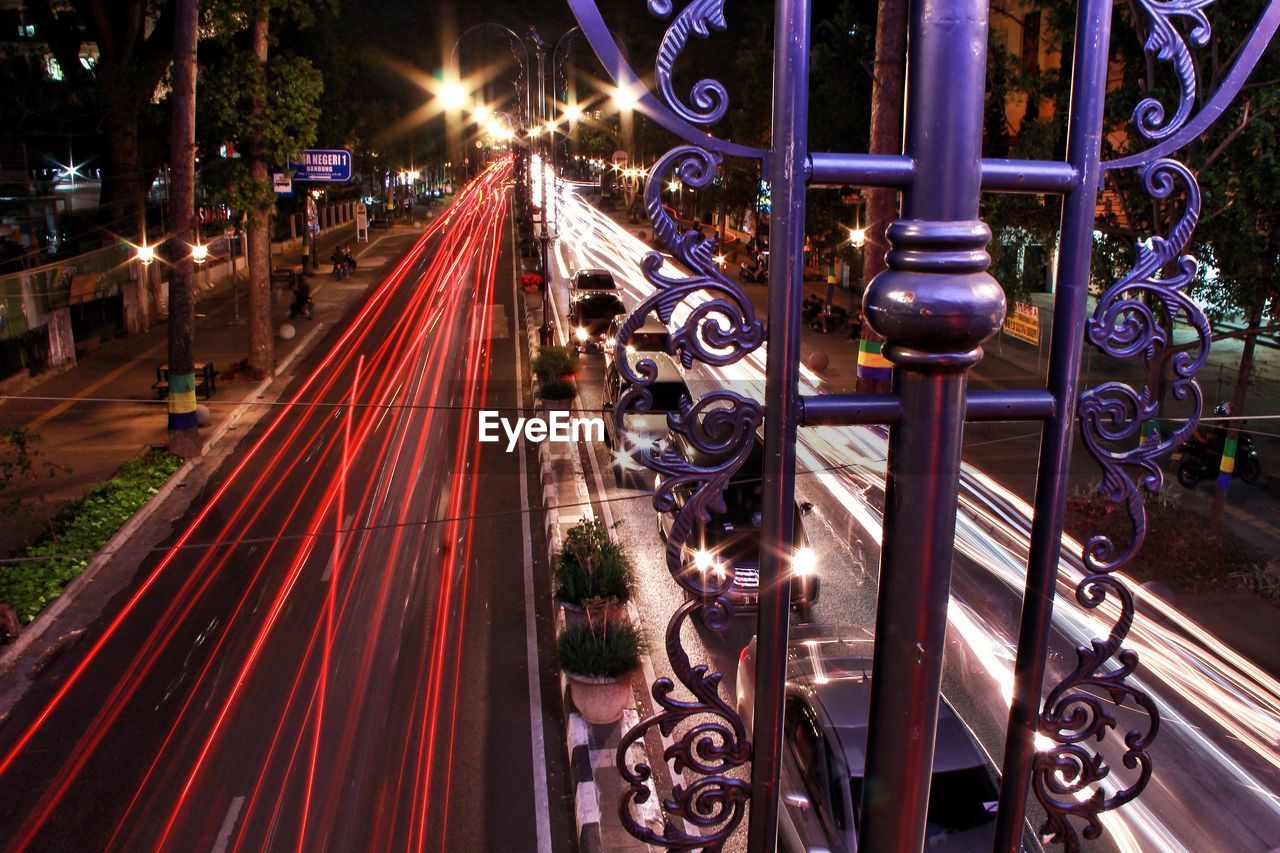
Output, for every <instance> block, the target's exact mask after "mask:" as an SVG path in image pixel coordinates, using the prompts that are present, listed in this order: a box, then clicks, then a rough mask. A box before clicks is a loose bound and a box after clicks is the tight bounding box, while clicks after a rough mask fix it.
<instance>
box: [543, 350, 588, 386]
mask: <svg viewBox="0 0 1280 853" xmlns="http://www.w3.org/2000/svg"><path fill="white" fill-rule="evenodd" d="M579 367H580V363H579V361H578V351H577V350H576V349H574V348H573V347H554V346H546V347H539V348H538V356H537V358H535V359H534V360H533V372H534V373H536V374H537V375H538V376H539V377H543V378H545V379H559V378H561V377H564V376H573V375H574V374H576V373H577V372H578V369H579Z"/></svg>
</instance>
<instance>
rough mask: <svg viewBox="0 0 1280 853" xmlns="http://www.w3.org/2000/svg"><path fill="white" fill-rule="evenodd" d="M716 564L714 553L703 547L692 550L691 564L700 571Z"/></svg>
mask: <svg viewBox="0 0 1280 853" xmlns="http://www.w3.org/2000/svg"><path fill="white" fill-rule="evenodd" d="M715 564H716V558H715V555H713V554H712V553H711V552H710V551H708V550H706V549H705V548H699V549H698V550H697V551H694V552H693V565H694V568H696V569H697V570H698V571H700V572H705V571H707V570H708V569H710V568H711V567H712V566H714V565H715Z"/></svg>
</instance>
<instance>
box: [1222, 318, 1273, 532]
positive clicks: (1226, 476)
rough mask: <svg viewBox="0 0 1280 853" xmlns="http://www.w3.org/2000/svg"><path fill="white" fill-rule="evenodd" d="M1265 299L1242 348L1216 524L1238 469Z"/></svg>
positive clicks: (1223, 458) (1223, 462)
mask: <svg viewBox="0 0 1280 853" xmlns="http://www.w3.org/2000/svg"><path fill="white" fill-rule="evenodd" d="M1265 301H1266V300H1265V299H1258V300H1257V301H1256V302H1254V304H1253V307H1252V308H1250V309H1249V320H1248V322H1249V329H1250V330H1251V331H1253V332H1254V334H1251V335H1247V336H1246V337H1245V339H1244V347H1243V348H1242V349H1241V351H1240V369H1239V370H1237V371H1236V388H1235V392H1234V393H1233V394H1232V395H1231V417H1232V420H1231V421H1229V423H1230V424H1231V427H1230V429H1228V430H1227V438H1226V441H1225V442H1224V443H1223V445H1222V464H1221V466H1220V469H1219V472H1218V484H1217V486H1216V487H1215V488H1214V491H1213V504H1212V505H1211V506H1210V507H1209V521H1211V522H1212V523H1214V524H1220V523H1221V522H1222V511H1223V510H1224V509H1226V507H1227V489H1228V488H1229V487H1230V486H1231V472H1232V471H1233V470H1235V448H1236V442H1237V441H1238V440H1239V438H1240V427H1239V426H1238V425H1239V424H1240V422H1241V421H1240V420H1239V419H1240V418H1243V417H1244V398H1245V395H1246V394H1247V393H1248V391H1249V375H1250V374H1251V373H1253V348H1254V346H1255V345H1256V344H1257V342H1258V335H1257V331H1256V330H1257V328H1258V326H1259V325H1261V323H1262V308H1263V304H1264V303H1265Z"/></svg>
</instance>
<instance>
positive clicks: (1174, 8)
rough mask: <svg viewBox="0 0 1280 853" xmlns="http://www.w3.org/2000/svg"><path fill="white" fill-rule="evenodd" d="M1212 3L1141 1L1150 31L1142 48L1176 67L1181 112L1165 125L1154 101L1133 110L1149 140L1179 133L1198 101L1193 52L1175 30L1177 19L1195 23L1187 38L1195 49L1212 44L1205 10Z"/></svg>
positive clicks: (1162, 110)
mask: <svg viewBox="0 0 1280 853" xmlns="http://www.w3.org/2000/svg"><path fill="white" fill-rule="evenodd" d="M1212 2H1213V0H1138V6H1139V7H1140V8H1141V9H1142V11H1143V13H1144V14H1145V15H1146V18H1147V26H1148V28H1149V29H1150V32H1149V34H1148V35H1147V41H1146V43H1145V44H1144V45H1143V48H1144V49H1145V50H1146V52H1147V53H1148V54H1152V53H1154V54H1155V55H1156V58H1157V59H1161V60H1163V61H1165V62H1172V63H1173V70H1174V73H1175V74H1176V75H1177V76H1178V109H1177V111H1176V112H1175V113H1174V114H1173V118H1172V119H1170V120H1169V121H1168V123H1165V122H1164V119H1165V108H1164V104H1162V103H1160V102H1159V101H1158V100H1156V99H1155V98H1143V99H1142V100H1141V101H1140V102H1139V103H1138V106H1136V107H1135V108H1134V110H1133V123H1134V125H1135V126H1136V127H1137V128H1138V132H1139V133H1141V134H1142V135H1143V136H1145V137H1146V138H1147V139H1150V140H1153V141H1158V140H1161V139H1164V138H1166V137H1168V136H1171V135H1172V134H1174V133H1176V132H1177V130H1178V128H1180V127H1182V125H1183V124H1185V123H1186V121H1187V118H1188V117H1189V116H1190V115H1191V107H1192V104H1193V103H1194V101H1195V97H1196V69H1195V64H1194V62H1193V61H1192V59H1191V49H1190V48H1189V47H1188V46H1187V42H1186V40H1185V39H1184V38H1183V37H1182V34H1181V33H1180V32H1178V30H1177V28H1176V27H1174V25H1173V22H1174V19H1175V18H1178V17H1184V18H1190V19H1191V21H1192V22H1193V23H1194V26H1193V27H1192V28H1191V32H1190V33H1189V34H1188V37H1189V38H1190V39H1191V42H1192V43H1193V44H1195V45H1196V47H1203V46H1204V45H1206V44H1208V42H1209V29H1210V28H1209V19H1208V18H1207V17H1205V14H1204V11H1203V10H1204V7H1205V6H1208V5H1209V4H1210V3H1212Z"/></svg>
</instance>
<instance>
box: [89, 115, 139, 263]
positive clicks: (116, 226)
mask: <svg viewBox="0 0 1280 853" xmlns="http://www.w3.org/2000/svg"><path fill="white" fill-rule="evenodd" d="M140 113H141V108H140V106H139V105H138V104H135V103H133V101H132V99H130V98H109V99H108V109H107V112H106V116H105V118H104V120H103V131H104V135H105V137H106V140H105V141H106V147H107V152H106V153H107V162H106V164H105V166H104V168H103V170H102V193H101V200H100V205H99V207H100V209H101V211H102V216H103V220H102V223H103V225H104V226H105V227H107V228H108V229H110V230H111V231H115V232H117V233H119V232H123V233H124V234H125V235H127V236H129V237H130V238H133V239H138V238H140V237H141V236H142V232H141V231H133V229H134V228H135V227H138V226H139V225H145V222H146V220H145V217H146V190H145V187H144V185H142V184H141V183H140V182H139V179H138V176H139V175H140V174H141V173H142V159H141V157H140V156H139V150H138V120H139V115H140ZM139 242H141V241H140V240H139Z"/></svg>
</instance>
